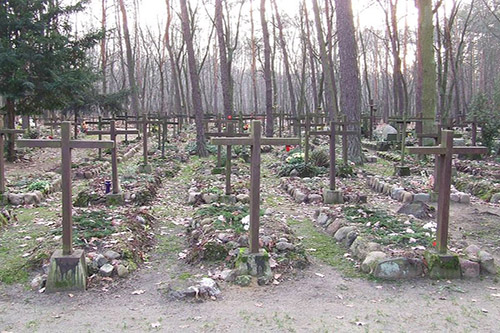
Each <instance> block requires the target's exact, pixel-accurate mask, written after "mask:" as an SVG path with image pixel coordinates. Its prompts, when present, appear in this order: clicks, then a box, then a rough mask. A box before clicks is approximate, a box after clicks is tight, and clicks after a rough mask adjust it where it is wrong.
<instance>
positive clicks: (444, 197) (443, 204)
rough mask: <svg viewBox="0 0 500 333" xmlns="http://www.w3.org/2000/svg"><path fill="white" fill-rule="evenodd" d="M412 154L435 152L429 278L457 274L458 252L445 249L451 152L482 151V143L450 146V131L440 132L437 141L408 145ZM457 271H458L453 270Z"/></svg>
mask: <svg viewBox="0 0 500 333" xmlns="http://www.w3.org/2000/svg"><path fill="white" fill-rule="evenodd" d="M408 151H409V152H410V153H412V154H425V155H436V168H437V175H438V178H437V179H436V182H439V194H438V209H437V234H436V249H437V252H432V251H429V252H428V254H427V255H426V259H427V262H428V265H429V275H430V276H431V278H439V279H448V278H454V277H460V265H459V262H458V256H457V255H455V254H449V253H448V225H449V218H450V192H451V189H450V187H451V173H452V170H451V167H452V160H453V154H486V153H488V149H487V148H486V147H479V146H473V147H460V146H457V147H453V131H450V130H443V131H442V132H441V143H440V145H439V146H434V147H409V148H408ZM457 272H458V273H457Z"/></svg>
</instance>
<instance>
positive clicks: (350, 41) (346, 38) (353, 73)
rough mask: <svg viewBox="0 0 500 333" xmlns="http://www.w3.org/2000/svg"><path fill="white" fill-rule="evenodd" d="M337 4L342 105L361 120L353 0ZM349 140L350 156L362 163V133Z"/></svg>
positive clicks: (352, 117)
mask: <svg viewBox="0 0 500 333" xmlns="http://www.w3.org/2000/svg"><path fill="white" fill-rule="evenodd" d="M335 6H336V9H337V10H336V16H337V32H338V33H337V35H338V43H339V56H340V109H341V110H342V111H343V112H344V113H345V114H346V115H347V119H348V121H355V122H358V123H359V121H360V119H361V82H360V79H359V68H358V59H357V55H358V51H357V46H356V37H355V32H354V19H353V15H352V4H351V0H335ZM348 128H349V129H355V130H359V124H358V125H356V126H348ZM348 143H349V144H348V157H349V159H350V160H352V161H354V162H355V163H357V164H363V159H362V154H361V140H360V137H359V136H358V135H349V136H348Z"/></svg>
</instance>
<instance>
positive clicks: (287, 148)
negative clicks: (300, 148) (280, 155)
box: [285, 145, 291, 153]
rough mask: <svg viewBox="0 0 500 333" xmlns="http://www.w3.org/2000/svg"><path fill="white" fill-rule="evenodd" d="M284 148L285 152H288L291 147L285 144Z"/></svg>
mask: <svg viewBox="0 0 500 333" xmlns="http://www.w3.org/2000/svg"><path fill="white" fill-rule="evenodd" d="M285 149H286V152H287V153H288V152H289V151H290V149H291V147H290V146H289V145H286V146H285Z"/></svg>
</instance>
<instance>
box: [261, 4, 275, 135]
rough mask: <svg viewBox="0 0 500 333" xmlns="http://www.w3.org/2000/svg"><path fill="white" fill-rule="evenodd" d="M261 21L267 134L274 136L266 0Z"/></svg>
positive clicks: (262, 6) (262, 8)
mask: <svg viewBox="0 0 500 333" xmlns="http://www.w3.org/2000/svg"><path fill="white" fill-rule="evenodd" d="M260 22H261V24H262V34H263V35H264V81H265V83H266V136H267V137H272V136H273V129H274V121H273V86H272V82H271V44H270V43H269V30H268V29H267V21H266V0H260Z"/></svg>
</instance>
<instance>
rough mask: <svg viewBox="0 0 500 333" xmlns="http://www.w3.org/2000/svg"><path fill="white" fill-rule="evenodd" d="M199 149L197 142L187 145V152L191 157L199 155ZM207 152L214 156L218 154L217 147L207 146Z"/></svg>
mask: <svg viewBox="0 0 500 333" xmlns="http://www.w3.org/2000/svg"><path fill="white" fill-rule="evenodd" d="M197 147H198V146H197V143H196V141H192V142H189V143H188V144H187V145H186V148H185V150H186V152H187V153H188V154H189V155H196V154H197ZM207 151H208V153H209V154H212V155H213V154H216V153H217V146H214V145H211V144H207Z"/></svg>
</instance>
